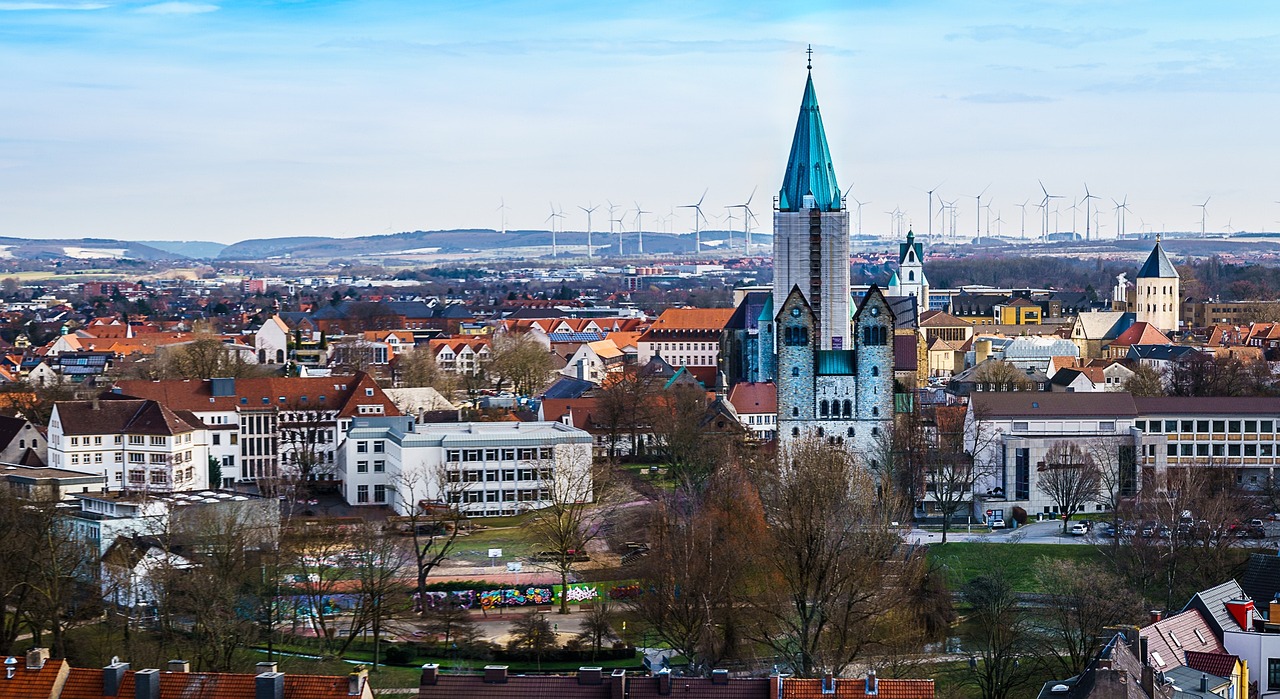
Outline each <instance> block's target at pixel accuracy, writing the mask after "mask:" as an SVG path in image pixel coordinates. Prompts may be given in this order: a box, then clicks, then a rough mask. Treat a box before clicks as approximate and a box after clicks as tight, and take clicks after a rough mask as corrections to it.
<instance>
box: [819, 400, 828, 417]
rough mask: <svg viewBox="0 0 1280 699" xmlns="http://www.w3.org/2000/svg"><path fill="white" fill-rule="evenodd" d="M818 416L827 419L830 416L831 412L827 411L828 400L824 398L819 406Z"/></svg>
mask: <svg viewBox="0 0 1280 699" xmlns="http://www.w3.org/2000/svg"><path fill="white" fill-rule="evenodd" d="M818 414H819V415H821V416H822V417H826V416H827V415H828V414H829V411H828V409H827V399H826V398H823V399H822V402H821V403H819V404H818Z"/></svg>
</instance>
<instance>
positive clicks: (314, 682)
mask: <svg viewBox="0 0 1280 699" xmlns="http://www.w3.org/2000/svg"><path fill="white" fill-rule="evenodd" d="M49 662H51V663H52V662H57V661H53V660H51V661H49ZM102 674H103V672H102V670H101V669H94V668H71V672H70V674H69V675H68V676H67V682H66V684H65V685H63V687H62V694H61V695H60V699H106V697H107V695H106V694H104V692H103V682H102ZM135 674H136V672H135V671H133V670H127V671H125V673H124V677H123V678H122V680H121V682H120V689H119V691H118V692H116V694H113V695H110V699H127V698H128V697H133V696H136V694H137V689H136V683H135V681H134V676H135ZM283 679H284V693H283V695H282V696H283V699H330V698H332V699H348V694H347V689H348V687H349V684H348V679H347V677H346V676H339V675H299V674H293V673H285V674H284V678H283ZM256 682H257V678H256V677H255V676H254V675H251V674H248V673H245V674H231V673H220V672H161V673H160V699H185V698H187V697H200V699H254V697H256V696H257V694H256V693H255V688H256Z"/></svg>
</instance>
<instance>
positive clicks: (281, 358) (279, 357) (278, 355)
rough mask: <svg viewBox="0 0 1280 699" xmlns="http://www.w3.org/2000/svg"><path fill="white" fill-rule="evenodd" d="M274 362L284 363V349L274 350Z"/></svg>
mask: <svg viewBox="0 0 1280 699" xmlns="http://www.w3.org/2000/svg"><path fill="white" fill-rule="evenodd" d="M276 364H284V350H282V349H278V350H276Z"/></svg>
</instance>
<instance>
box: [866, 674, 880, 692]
mask: <svg viewBox="0 0 1280 699" xmlns="http://www.w3.org/2000/svg"><path fill="white" fill-rule="evenodd" d="M879 691H880V680H878V679H876V671H875V669H874V668H873V669H871V670H870V671H868V672H867V690H866V692H865V694H866V695H867V696H869V697H870V696H875V695H876V694H877V693H879Z"/></svg>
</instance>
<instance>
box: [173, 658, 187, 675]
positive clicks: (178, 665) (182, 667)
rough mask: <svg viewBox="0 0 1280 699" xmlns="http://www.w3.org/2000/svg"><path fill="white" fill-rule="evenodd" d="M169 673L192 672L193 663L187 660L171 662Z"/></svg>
mask: <svg viewBox="0 0 1280 699" xmlns="http://www.w3.org/2000/svg"><path fill="white" fill-rule="evenodd" d="M169 672H191V663H189V662H187V661H185V660H170V661H169Z"/></svg>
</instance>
